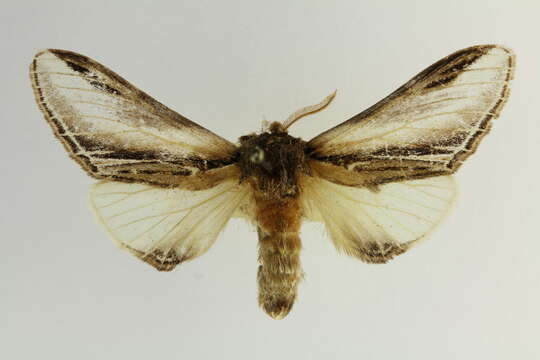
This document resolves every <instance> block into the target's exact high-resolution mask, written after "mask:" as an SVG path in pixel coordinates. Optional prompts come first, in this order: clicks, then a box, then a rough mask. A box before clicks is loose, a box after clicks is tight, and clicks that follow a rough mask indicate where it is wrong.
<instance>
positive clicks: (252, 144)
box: [238, 122, 309, 200]
mask: <svg viewBox="0 0 540 360" xmlns="http://www.w3.org/2000/svg"><path fill="white" fill-rule="evenodd" d="M305 146H306V142H305V141H303V140H302V139H300V138H295V137H292V136H290V135H289V134H288V133H287V131H286V130H284V129H283V127H282V125H281V124H280V123H277V122H275V123H272V124H271V125H270V128H269V130H268V131H267V132H263V133H262V134H258V135H246V136H242V137H241V138H240V147H239V149H238V164H239V167H240V172H241V181H248V182H249V183H250V184H251V186H252V187H253V190H254V191H255V193H256V194H257V195H258V196H257V197H262V198H265V199H267V200H270V199H274V200H278V199H282V198H287V197H293V198H296V197H297V196H298V195H299V188H298V177H299V176H300V174H301V173H304V174H307V173H309V168H308V166H307V161H306V156H305V151H304V150H305Z"/></svg>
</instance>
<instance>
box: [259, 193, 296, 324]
mask: <svg viewBox="0 0 540 360" xmlns="http://www.w3.org/2000/svg"><path fill="white" fill-rule="evenodd" d="M258 224H259V228H258V234H259V263H260V266H259V271H258V273H257V280H258V284H259V306H261V307H262V308H263V309H264V311H266V313H267V314H268V315H270V316H271V317H273V318H274V319H283V318H284V317H285V316H287V314H288V313H289V311H290V310H291V308H292V306H293V304H294V301H295V300H296V293H297V288H298V284H299V282H300V280H302V276H303V271H302V267H301V264H300V250H301V248H302V243H301V241H300V236H299V230H300V210H299V205H298V202H297V201H296V199H292V198H288V199H281V200H277V201H267V202H262V203H260V202H259V204H258Z"/></svg>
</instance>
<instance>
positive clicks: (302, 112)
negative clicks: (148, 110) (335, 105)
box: [283, 89, 337, 130]
mask: <svg viewBox="0 0 540 360" xmlns="http://www.w3.org/2000/svg"><path fill="white" fill-rule="evenodd" d="M336 93H337V89H336V90H334V92H333V93H331V94H330V95H328V96H327V97H325V98H324V99H323V101H321V102H320V103H318V104H315V105H310V106H306V107H303V108H301V109H298V110H296V111H295V112H293V113H292V114H291V115H290V116H289V117H288V118H287V120H285V122H284V123H283V130H287V129H288V128H289V127H290V126H291V125H292V124H294V123H295V122H296V121H298V120H300V119H301V118H303V117H304V116H306V115H311V114H315V113H316V112H319V111H321V110H323V109H324V108H326V107H327V106H328V105H330V103H331V102H332V100H334V98H335V97H336Z"/></svg>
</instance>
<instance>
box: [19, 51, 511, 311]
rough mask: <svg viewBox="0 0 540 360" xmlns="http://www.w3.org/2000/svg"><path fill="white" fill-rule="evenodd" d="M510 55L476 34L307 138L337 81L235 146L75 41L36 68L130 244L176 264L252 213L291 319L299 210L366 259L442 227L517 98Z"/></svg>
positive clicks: (268, 286)
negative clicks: (460, 174) (462, 170)
mask: <svg viewBox="0 0 540 360" xmlns="http://www.w3.org/2000/svg"><path fill="white" fill-rule="evenodd" d="M514 63H515V60H514V55H513V54H512V52H511V51H510V50H509V49H507V48H504V47H501V46H497V45H480V46H473V47H469V48H466V49H463V50H459V51H457V52H455V53H453V54H451V55H449V56H447V57H445V58H443V59H441V60H439V61H438V62H436V63H435V64H433V65H431V66H429V67H428V68H427V69H425V70H424V71H422V72H420V73H419V74H418V75H416V76H415V77H413V78H412V79H411V80H409V81H408V82H407V83H405V84H404V85H403V86H401V87H400V88H398V89H397V90H396V91H394V92H393V93H391V94H390V95H389V96H387V97H386V98H384V99H383V100H381V101H379V102H378V103H376V104H375V105H373V106H371V107H370V108H368V109H367V110H364V111H362V112H361V113H359V114H357V115H355V116H353V117H351V118H350V119H349V120H347V121H345V122H343V123H341V124H340V125H338V126H336V127H334V128H332V129H330V130H327V131H325V132H323V133H322V134H320V135H318V136H316V137H315V138H313V139H311V140H309V141H305V140H302V139H300V138H297V137H294V136H291V135H290V134H289V133H288V129H289V127H290V126H291V125H292V124H293V123H295V122H296V121H297V120H298V119H300V118H302V117H304V116H306V115H308V114H312V113H315V112H317V111H319V110H322V109H323V108H325V107H326V106H327V105H328V104H329V103H330V102H331V101H332V99H333V98H334V95H335V93H334V94H332V95H330V96H329V97H327V98H326V99H324V100H323V101H322V102H320V103H318V104H316V105H312V106H308V107H305V108H302V109H300V110H298V111H296V112H295V113H293V114H292V115H291V116H290V117H289V118H288V119H287V120H286V121H285V122H283V123H280V122H273V123H271V124H269V125H268V126H267V127H266V128H265V129H264V130H263V131H262V132H261V133H259V134H255V133H254V134H249V135H245V136H242V137H240V138H239V141H238V143H236V144H234V143H231V142H229V141H227V140H225V139H224V138H222V137H220V136H218V135H216V134H214V133H213V132H211V131H209V130H207V129H206V128H204V127H202V126H200V125H198V124H197V123H195V122H192V121H190V120H188V119H187V118H186V117H184V116H182V115H180V114H178V113H176V112H174V111H173V110H171V109H169V108H168V107H166V106H164V105H163V104H161V103H159V102H158V101H156V100H154V99H153V98H151V97H150V96H149V95H147V94H146V93H144V92H142V91H141V90H139V89H137V88H136V87H134V86H133V85H131V84H130V83H128V82H127V81H126V80H124V79H123V78H121V77H120V76H118V75H117V74H115V73H114V72H113V71H111V70H109V69H108V68H106V67H105V66H103V65H100V64H99V63H97V62H95V61H94V60H92V59H90V58H88V57H86V56H83V55H80V54H77V53H74V52H71V51H65V50H53V49H49V50H45V51H41V52H39V53H38V54H37V55H36V56H35V58H34V60H33V61H32V63H31V66H30V77H31V82H32V87H33V90H34V94H35V98H36V101H37V104H38V106H39V108H40V109H41V111H42V112H43V114H44V115H45V119H46V120H47V121H48V123H49V124H50V126H51V127H52V129H53V131H54V134H55V135H56V137H57V138H58V139H59V140H60V142H61V143H62V144H63V145H64V147H65V149H66V150H67V152H68V153H69V155H70V156H71V158H73V159H74V160H75V161H76V162H77V163H78V164H79V165H80V166H81V167H82V168H83V169H84V170H85V171H86V172H87V173H88V174H89V175H90V176H92V177H94V178H96V179H99V180H100V181H99V182H98V183H97V184H95V185H94V186H93V187H92V189H91V191H90V200H91V206H92V208H93V210H94V211H95V213H96V215H97V217H98V219H99V221H100V222H101V224H103V226H104V227H105V229H106V230H107V232H108V233H109V235H110V236H111V237H112V239H113V240H114V241H115V242H116V243H117V244H118V245H119V246H120V247H121V248H123V249H126V250H128V251H129V252H131V253H132V254H134V255H135V256H137V257H138V258H139V259H141V260H143V261H145V262H147V263H148V264H150V265H152V266H153V267H155V268H156V269H157V270H159V271H170V270H172V269H174V268H175V267H176V266H177V265H179V264H180V263H182V262H184V261H188V260H191V259H193V258H196V257H197V256H200V255H202V254H204V253H205V252H206V251H207V250H208V249H209V248H210V247H211V246H212V244H214V242H215V241H216V238H217V237H218V234H219V233H220V232H221V230H222V229H223V228H224V226H225V225H226V224H227V222H228V220H229V219H230V218H231V217H235V216H238V217H242V218H245V219H247V220H248V221H249V222H250V223H252V224H254V225H255V227H256V229H257V233H258V241H259V242H258V245H259V263H260V265H259V268H258V273H257V280H258V289H259V295H258V300H259V305H260V306H261V307H262V308H263V309H264V311H266V313H267V314H269V315H270V316H271V317H273V318H276V319H281V318H283V317H285V316H286V315H287V314H288V313H289V311H290V310H291V308H292V306H293V304H294V301H295V298H296V296H297V288H298V284H299V282H300V281H301V279H302V277H303V272H302V269H301V264H300V249H301V241H300V237H299V231H300V226H301V224H302V222H303V221H304V220H310V221H318V222H322V223H323V224H324V226H325V228H326V230H327V232H328V235H329V237H330V239H331V240H332V242H333V243H334V245H335V247H336V248H337V249H338V250H339V251H341V252H343V253H345V254H347V255H350V256H353V257H356V258H358V259H360V260H362V261H364V262H366V263H371V264H381V263H386V262H387V261H389V260H391V259H392V258H394V257H395V256H397V255H400V254H402V253H404V252H405V251H407V250H408V249H410V248H411V247H412V246H413V245H416V244H417V243H418V242H419V241H420V240H421V239H423V238H425V237H426V235H427V234H428V233H429V232H430V231H431V230H433V228H434V227H435V226H436V225H437V224H438V223H439V222H440V221H441V220H442V218H443V217H444V216H445V214H446V213H447V211H448V209H449V207H450V205H451V203H452V201H453V198H454V194H455V186H454V182H453V180H452V177H451V175H452V174H453V173H454V172H456V171H457V170H458V169H459V167H460V166H461V164H462V163H463V161H464V160H465V159H467V158H468V157H469V156H470V155H471V154H472V153H474V151H475V150H476V148H477V147H478V144H479V143H480V140H481V139H482V138H483V137H484V136H485V135H486V134H487V133H488V131H489V130H490V128H491V121H492V120H493V119H494V118H496V117H497V116H498V115H499V113H500V111H501V109H502V107H503V105H504V104H505V102H506V100H507V98H508V93H509V83H510V80H511V79H512V77H513V71H514Z"/></svg>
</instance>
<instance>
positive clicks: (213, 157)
mask: <svg viewBox="0 0 540 360" xmlns="http://www.w3.org/2000/svg"><path fill="white" fill-rule="evenodd" d="M30 77H31V80H32V86H33V89H34V94H35V97H36V101H37V103H38V105H39V107H40V109H41V110H42V112H43V114H44V115H45V118H46V119H47V121H48V122H49V124H50V125H51V127H52V129H53V131H54V133H55V135H56V136H57V137H58V139H60V141H61V142H62V143H63V144H64V146H65V148H66V150H67V151H68V152H69V153H70V155H71V156H72V157H73V159H75V160H76V161H77V162H78V163H79V164H80V165H81V166H82V167H83V168H84V169H85V170H86V171H87V172H88V173H89V174H90V175H91V176H93V177H95V178H98V179H108V180H115V181H125V182H141V183H147V184H151V185H157V186H163V187H168V186H183V187H184V186H190V185H191V186H192V187H198V188H204V187H206V186H213V185H214V183H215V182H217V180H211V181H207V182H205V181H204V180H203V179H202V178H201V177H202V176H201V175H202V173H204V177H205V178H208V177H209V176H215V177H216V178H218V179H219V178H225V177H226V176H225V175H226V174H223V173H221V172H219V171H217V170H215V171H214V172H213V173H209V171H210V170H214V169H219V168H222V167H225V166H227V165H230V164H232V163H233V162H234V161H233V159H232V157H233V155H234V152H235V151H236V147H235V146H234V145H233V144H231V143H230V142H228V141H227V140H225V139H223V138H221V137H219V136H217V135H215V134H213V133H212V132H210V131H209V130H207V129H205V128H203V127H201V126H199V125H197V124H196V123H194V122H192V121H190V120H188V119H187V118H185V117H184V116H182V115H180V114H178V113H176V112H174V111H172V110H170V109H169V108H167V107H166V106H164V105H162V104H161V103H159V102H158V101H156V100H154V99H152V98H151V97H150V96H148V95H147V94H145V93H144V92H142V91H140V90H139V89H137V88H136V87H134V86H133V85H131V84H130V83H128V82H127V81H126V80H124V79H123V78H121V77H120V76H118V75H117V74H115V73H114V72H113V71H111V70H109V69H107V68H106V67H105V66H103V65H101V64H99V63H97V62H95V61H93V60H91V59H89V58H88V57H86V56H83V55H80V54H76V53H73V52H70V51H65V50H52V49H50V50H45V51H42V52H39V53H38V54H37V55H36V56H35V58H34V60H33V62H32V64H31V65H30ZM216 172H218V174H215V173H216ZM225 173H227V171H225Z"/></svg>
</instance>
